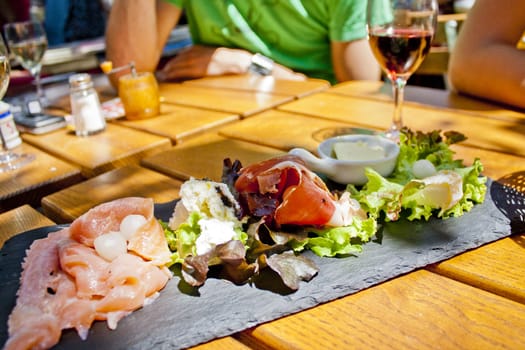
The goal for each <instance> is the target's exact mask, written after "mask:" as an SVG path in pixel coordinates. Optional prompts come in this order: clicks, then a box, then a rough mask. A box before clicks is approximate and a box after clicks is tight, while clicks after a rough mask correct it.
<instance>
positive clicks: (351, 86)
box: [326, 81, 525, 119]
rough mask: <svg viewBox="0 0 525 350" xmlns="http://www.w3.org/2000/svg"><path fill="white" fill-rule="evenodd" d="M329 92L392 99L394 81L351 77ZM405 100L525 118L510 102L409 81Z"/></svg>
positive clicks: (459, 110)
mask: <svg viewBox="0 0 525 350" xmlns="http://www.w3.org/2000/svg"><path fill="white" fill-rule="evenodd" d="M326 92H328V93H336V94H342V95H346V96H354V97H356V96H357V97H366V98H371V99H379V100H384V101H390V102H391V103H393V102H392V101H393V99H392V85H391V84H389V83H383V82H380V81H351V82H344V83H340V84H337V85H335V86H333V87H331V88H330V89H328V90H326ZM405 103H406V104H407V105H411V104H419V105H423V106H432V107H438V108H445V109H452V110H455V111H457V112H461V113H464V114H471V115H477V116H485V117H489V118H496V119H502V118H505V119H525V111H523V110H518V109H514V110H513V109H510V108H511V107H509V106H503V105H497V104H495V103H493V102H488V101H485V100H481V99H476V98H471V97H468V96H465V95H460V94H458V93H456V92H454V91H451V90H439V89H432V88H426V87H421V86H412V85H407V86H406V88H405Z"/></svg>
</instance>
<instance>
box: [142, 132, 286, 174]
mask: <svg viewBox="0 0 525 350" xmlns="http://www.w3.org/2000/svg"><path fill="white" fill-rule="evenodd" d="M279 154H282V151H279V150H277V149H274V148H269V147H264V146H260V145H256V144H253V143H249V142H244V141H239V140H234V139H228V138H225V137H221V136H219V135H217V134H216V133H207V134H203V135H201V136H199V137H197V138H195V139H191V140H190V141H188V142H186V143H183V144H181V145H179V146H175V147H173V148H172V149H170V150H168V151H165V152H161V153H158V154H156V155H153V156H151V157H147V158H144V159H143V160H142V162H141V164H142V165H143V166H145V167H148V168H151V169H154V170H156V171H159V172H161V173H164V174H167V175H169V176H172V177H176V178H178V179H181V180H187V179H189V178H190V177H194V178H197V179H204V178H207V179H211V180H213V181H220V180H221V177H222V168H223V160H224V159H225V158H230V159H231V161H235V160H236V159H238V160H240V161H241V163H242V164H244V165H247V164H251V163H256V162H259V161H262V160H265V159H268V158H271V157H273V156H276V155H279Z"/></svg>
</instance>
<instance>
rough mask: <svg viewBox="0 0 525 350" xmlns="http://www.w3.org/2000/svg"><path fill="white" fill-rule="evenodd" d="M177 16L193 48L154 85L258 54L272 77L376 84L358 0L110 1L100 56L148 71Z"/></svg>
mask: <svg viewBox="0 0 525 350" xmlns="http://www.w3.org/2000/svg"><path fill="white" fill-rule="evenodd" d="M183 11H184V14H185V16H186V18H187V21H188V25H189V29H190V33H191V37H192V41H193V45H192V46H191V47H190V48H188V49H187V50H185V51H183V52H180V53H179V54H177V55H176V56H175V57H174V58H172V59H171V60H170V61H169V62H167V63H166V64H165V65H164V67H163V69H162V70H161V71H160V72H158V76H159V77H160V78H161V79H162V80H183V79H192V78H199V77H203V76H209V75H224V74H242V73H246V72H247V71H248V70H249V69H250V67H253V66H254V64H255V65H256V66H257V67H258V66H259V65H258V64H257V63H258V62H257V61H254V59H257V58H260V55H261V54H262V55H264V56H266V57H267V58H270V59H271V60H273V62H274V64H273V67H272V68H271V69H270V70H263V73H265V74H272V75H273V76H275V77H276V78H285V79H304V78H305V76H308V77H312V78H321V79H326V80H328V81H330V82H331V83H336V82H342V81H347V80H378V79H380V69H379V66H378V65H377V63H376V61H375V59H374V57H373V54H372V52H371V50H370V48H369V45H368V42H367V39H366V35H367V33H366V1H362V0H157V1H153V0H150V1H138V0H136V1H127V0H115V1H114V3H113V6H112V9H111V13H110V16H109V20H108V24H107V30H106V57H107V59H108V60H111V61H112V62H113V65H114V66H119V65H124V64H126V63H128V62H130V61H134V62H135V64H136V67H137V69H138V70H140V71H154V70H155V69H156V68H157V65H158V63H159V60H160V57H161V53H162V50H163V48H164V45H165V43H166V41H167V38H168V36H169V34H170V32H171V30H172V29H173V28H174V27H175V26H176V25H177V23H178V22H179V20H180V18H181V14H182V13H183ZM255 54H258V55H256V56H255ZM263 66H264V64H263ZM115 79H116V77H113V83H115V82H116V81H115Z"/></svg>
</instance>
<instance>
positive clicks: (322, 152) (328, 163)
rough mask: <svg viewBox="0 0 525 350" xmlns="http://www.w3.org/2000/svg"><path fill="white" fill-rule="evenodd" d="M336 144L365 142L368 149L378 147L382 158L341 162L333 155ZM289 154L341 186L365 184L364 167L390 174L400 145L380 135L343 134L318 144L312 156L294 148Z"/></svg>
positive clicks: (385, 174)
mask: <svg viewBox="0 0 525 350" xmlns="http://www.w3.org/2000/svg"><path fill="white" fill-rule="evenodd" d="M339 142H355V143H366V145H367V146H368V147H370V148H375V147H381V148H383V149H384V151H385V156H384V157H381V158H379V159H378V158H375V159H371V160H366V159H365V160H341V159H336V158H335V156H334V155H333V154H334V153H333V148H334V144H336V143H339ZM289 153H290V154H293V155H296V156H298V157H300V158H301V159H303V160H304V162H305V163H306V165H307V166H308V168H310V169H311V170H312V171H315V172H318V173H321V174H324V175H326V176H327V177H328V178H329V179H330V180H332V181H335V182H337V183H340V184H354V185H364V184H365V183H366V182H367V178H366V175H365V168H367V167H369V168H372V169H374V170H375V171H377V172H378V173H379V174H381V175H382V176H384V177H387V176H389V175H390V174H392V171H393V170H394V167H395V166H396V161H397V157H398V155H399V145H398V144H397V143H396V142H394V141H392V140H390V139H387V138H385V137H383V136H378V135H342V136H336V137H332V138H329V139H326V140H325V141H323V142H321V143H320V144H319V147H318V148H317V153H318V154H319V156H320V158H318V157H316V156H314V155H313V154H312V153H310V152H309V151H307V150H305V149H303V148H294V149H292V150H290V152H289Z"/></svg>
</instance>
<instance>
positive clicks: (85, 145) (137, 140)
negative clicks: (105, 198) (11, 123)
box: [23, 123, 171, 177]
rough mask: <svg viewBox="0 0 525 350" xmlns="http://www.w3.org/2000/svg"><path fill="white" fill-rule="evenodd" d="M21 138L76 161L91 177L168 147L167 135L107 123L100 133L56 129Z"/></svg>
mask: <svg viewBox="0 0 525 350" xmlns="http://www.w3.org/2000/svg"><path fill="white" fill-rule="evenodd" d="M23 139H24V140H25V141H26V142H27V143H30V144H32V145H35V146H37V147H39V148H41V149H43V150H45V151H46V152H48V153H50V154H53V155H55V156H56V157H58V158H61V159H64V160H66V161H67V162H70V163H72V164H75V165H77V166H79V167H80V168H81V171H82V174H83V175H84V176H86V177H92V176H95V175H97V174H101V173H103V172H105V171H108V170H112V169H115V168H118V167H121V166H125V165H129V164H138V162H139V161H140V159H142V158H143V157H145V156H148V155H151V154H154V153H156V152H159V151H162V150H165V149H168V148H169V147H171V141H170V140H169V139H168V138H165V137H160V136H157V135H153V134H149V133H146V132H142V131H139V130H134V129H130V128H126V127H123V126H119V125H114V124H112V123H109V124H108V125H107V129H106V130H105V131H103V132H101V133H98V134H95V135H91V136H88V137H77V136H75V135H74V134H73V133H71V132H67V131H65V130H58V131H55V132H52V133H49V134H45V135H30V134H24V135H23Z"/></svg>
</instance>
